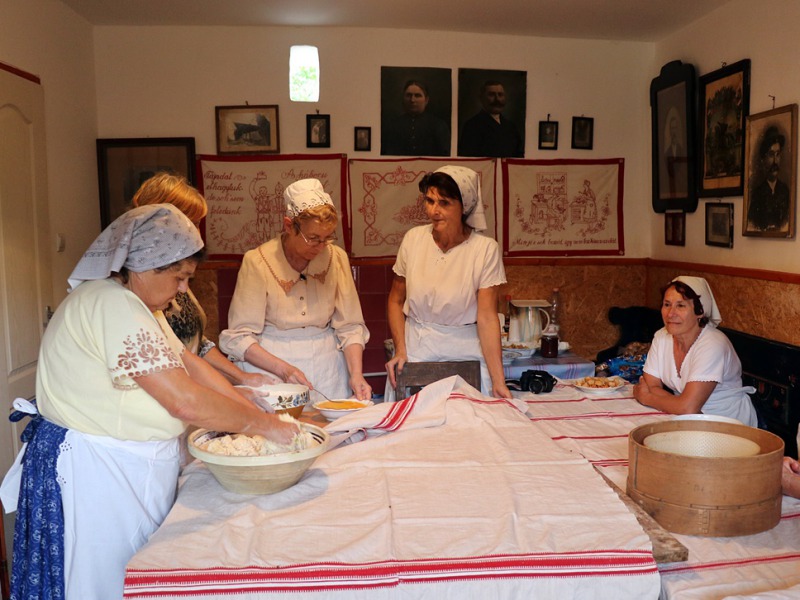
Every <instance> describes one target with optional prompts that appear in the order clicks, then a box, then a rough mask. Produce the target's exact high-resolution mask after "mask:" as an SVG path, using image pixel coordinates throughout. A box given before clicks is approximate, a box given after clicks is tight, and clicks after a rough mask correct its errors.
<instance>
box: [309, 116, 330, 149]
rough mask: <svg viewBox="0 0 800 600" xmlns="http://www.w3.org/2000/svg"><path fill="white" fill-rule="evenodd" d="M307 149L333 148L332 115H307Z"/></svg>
mask: <svg viewBox="0 0 800 600" xmlns="http://www.w3.org/2000/svg"><path fill="white" fill-rule="evenodd" d="M306 147H307V148H330V147H331V116H330V115H306Z"/></svg>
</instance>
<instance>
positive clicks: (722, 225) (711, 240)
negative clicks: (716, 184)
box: [706, 202, 733, 248]
mask: <svg viewBox="0 0 800 600" xmlns="http://www.w3.org/2000/svg"><path fill="white" fill-rule="evenodd" d="M706 246H720V247H722V248H733V203H732V202H719V203H712V202H707V203H706Z"/></svg>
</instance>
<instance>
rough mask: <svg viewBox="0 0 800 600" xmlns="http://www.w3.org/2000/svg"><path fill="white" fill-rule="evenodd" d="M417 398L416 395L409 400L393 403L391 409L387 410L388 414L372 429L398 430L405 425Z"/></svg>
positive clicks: (417, 395)
mask: <svg viewBox="0 0 800 600" xmlns="http://www.w3.org/2000/svg"><path fill="white" fill-rule="evenodd" d="M418 397H419V394H418V393H417V394H414V395H413V396H411V397H409V398H406V399H405V400H400V401H399V402H395V403H393V404H392V407H391V408H390V409H389V412H388V413H387V414H386V416H385V417H384V418H383V421H381V422H379V423H378V424H377V425H375V427H374V429H385V430H387V431H394V430H395V429H398V428H400V427H401V426H402V425H403V423H405V421H406V419H407V418H408V415H409V414H410V413H411V411H412V410H413V409H414V405H415V404H416V402H417V398H418Z"/></svg>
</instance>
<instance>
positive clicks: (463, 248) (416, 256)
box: [385, 166, 511, 400]
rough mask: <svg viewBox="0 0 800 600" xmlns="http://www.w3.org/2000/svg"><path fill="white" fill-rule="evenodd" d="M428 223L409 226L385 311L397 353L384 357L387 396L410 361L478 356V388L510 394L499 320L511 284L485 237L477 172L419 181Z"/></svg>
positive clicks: (461, 170) (452, 171) (452, 169)
mask: <svg viewBox="0 0 800 600" xmlns="http://www.w3.org/2000/svg"><path fill="white" fill-rule="evenodd" d="M419 189H420V191H421V192H422V193H423V195H424V202H425V211H426V214H427V216H428V218H429V219H430V220H431V224H430V225H422V226H420V227H415V228H413V229H411V230H409V231H408V232H407V233H406V235H405V236H404V237H403V242H402V243H401V244H400V249H399V251H398V253H397V261H396V262H395V264H394V273H395V277H394V281H393V282H392V289H391V291H390V293H389V302H388V316H389V328H390V330H391V333H392V340H393V342H394V347H395V354H394V357H393V358H392V359H391V360H390V361H389V362H388V363H386V370H387V372H388V376H389V377H388V379H387V383H386V396H385V397H386V399H387V400H388V399H393V398H394V388H395V385H396V384H397V373H399V372H401V371H402V370H403V366H404V365H405V363H406V362H421V361H447V360H480V361H481V388H482V389H481V391H482V392H483V393H484V394H488V395H492V396H495V397H503V398H510V397H511V393H510V392H509V391H508V387H506V383H505V376H504V373H503V363H502V356H501V349H500V322H499V320H498V318H497V294H498V286H500V285H502V284H503V283H505V282H506V274H505V269H504V268H503V261H502V259H501V256H500V249H499V247H498V245H497V242H496V241H495V240H493V239H491V238H489V237H486V236H484V235H481V234H480V233H478V232H479V231H483V230H484V229H486V218H485V216H484V212H483V202H482V201H481V194H480V178H479V177H478V174H477V173H476V172H475V171H473V170H472V169H467V168H465V167H456V166H445V167H442V168H440V169H438V170H437V171H435V172H434V173H428V174H427V175H426V176H425V177H423V179H422V180H421V181H420V184H419Z"/></svg>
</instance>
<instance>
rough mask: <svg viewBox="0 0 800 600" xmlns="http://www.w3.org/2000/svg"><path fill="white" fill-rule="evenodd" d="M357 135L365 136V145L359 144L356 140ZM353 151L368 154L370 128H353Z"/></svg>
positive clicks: (370, 135) (369, 148) (370, 139)
mask: <svg viewBox="0 0 800 600" xmlns="http://www.w3.org/2000/svg"><path fill="white" fill-rule="evenodd" d="M359 133H361V134H363V135H365V136H366V138H367V142H366V144H364V143H361V141H360V140H359V139H358V134H359ZM353 150H354V151H356V152H369V151H370V150H372V127H354V128H353Z"/></svg>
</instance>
